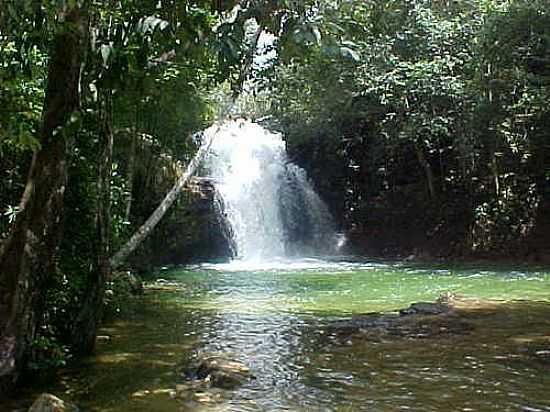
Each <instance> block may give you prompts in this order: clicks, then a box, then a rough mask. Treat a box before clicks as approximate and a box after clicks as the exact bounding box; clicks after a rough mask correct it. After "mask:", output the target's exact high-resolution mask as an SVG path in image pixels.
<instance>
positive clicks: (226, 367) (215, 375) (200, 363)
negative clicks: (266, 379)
mask: <svg viewBox="0 0 550 412" xmlns="http://www.w3.org/2000/svg"><path fill="white" fill-rule="evenodd" d="M184 375H185V377H186V378H187V379H188V380H190V381H202V383H204V384H205V385H206V386H209V387H214V388H221V389H235V388H236V387H238V386H240V385H242V384H243V383H245V382H246V381H247V380H249V379H252V378H253V376H252V374H251V373H250V369H249V368H248V366H246V365H245V364H243V363H241V362H238V361H236V360H233V359H229V358H226V357H224V356H220V355H211V356H202V357H200V358H199V359H197V361H196V362H195V363H194V365H193V366H192V367H190V368H187V369H186V370H185V371H184ZM194 386H196V385H194ZM180 389H183V387H182V388H180ZM180 392H181V391H180Z"/></svg>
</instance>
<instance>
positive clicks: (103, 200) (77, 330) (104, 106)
mask: <svg viewBox="0 0 550 412" xmlns="http://www.w3.org/2000/svg"><path fill="white" fill-rule="evenodd" d="M112 108H113V105H112V92H111V91H110V90H106V91H104V92H103V93H102V102H101V122H102V125H101V129H102V130H101V136H100V145H101V154H100V156H101V157H100V160H99V166H98V180H97V206H96V231H97V239H96V245H97V247H96V250H97V252H96V254H95V255H96V256H95V259H96V261H95V262H94V265H93V267H92V269H91V271H90V273H89V275H88V280H87V285H86V289H85V296H84V298H83V303H82V306H81V310H80V313H79V314H78V316H77V319H76V321H75V323H74V325H73V333H72V343H73V347H74V349H75V350H76V352H78V353H80V354H89V353H91V352H93V350H94V347H95V340H96V338H95V337H96V334H97V330H98V328H99V323H100V321H101V315H102V313H103V311H102V308H103V298H104V294H105V283H106V282H107V279H108V278H109V277H110V274H111V265H110V263H109V257H110V254H111V247H110V244H111V169H112V163H113V129H112V124H113V123H112V112H113V109H112Z"/></svg>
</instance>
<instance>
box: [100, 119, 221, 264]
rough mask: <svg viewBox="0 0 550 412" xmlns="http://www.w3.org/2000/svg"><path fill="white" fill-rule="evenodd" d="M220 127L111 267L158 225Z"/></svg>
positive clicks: (214, 131)
mask: <svg viewBox="0 0 550 412" xmlns="http://www.w3.org/2000/svg"><path fill="white" fill-rule="evenodd" d="M218 129H219V126H217V127H216V128H213V129H211V131H210V132H209V133H206V135H205V137H206V139H205V141H204V143H203V144H202V146H201V147H200V148H199V150H198V152H197V153H196V154H195V157H193V160H191V162H190V163H189V164H188V165H187V168H186V169H185V172H184V173H183V174H182V175H181V176H180V178H179V179H178V181H177V182H176V184H175V185H174V186H173V187H172V189H171V190H170V192H168V194H167V195H166V197H165V198H164V199H163V200H162V202H161V204H160V205H159V206H158V207H157V209H156V210H155V211H154V212H153V214H152V215H151V216H150V217H149V218H148V219H147V221H146V222H145V223H144V224H143V225H142V226H141V227H140V228H139V229H138V230H137V231H136V232H135V233H134V234H133V235H132V237H131V238H130V240H129V241H128V242H127V243H126V244H125V245H124V246H123V247H122V248H121V249H120V250H119V251H118V252H117V253H116V254H115V255H114V256H113V257H112V259H111V267H112V268H113V269H116V268H118V267H120V266H121V265H122V264H123V263H124V261H125V260H126V259H127V258H128V256H130V254H131V253H132V252H134V250H136V248H137V247H138V246H139V245H140V244H141V242H143V241H144V240H145V239H146V238H147V236H149V233H151V231H152V230H153V229H154V228H155V227H156V225H157V224H158V222H160V220H161V219H162V218H163V217H164V215H165V214H166V212H167V211H168V209H170V206H172V204H173V203H174V201H175V200H176V198H177V197H178V195H179V194H180V192H181V191H182V189H183V187H184V186H185V184H186V183H187V181H188V180H189V179H190V178H191V176H193V174H194V173H195V171H196V170H197V168H198V167H199V165H200V163H201V161H202V159H203V158H204V157H205V156H206V154H207V153H208V151H209V150H210V146H211V145H212V140H213V138H214V136H215V134H216V132H217V130H218Z"/></svg>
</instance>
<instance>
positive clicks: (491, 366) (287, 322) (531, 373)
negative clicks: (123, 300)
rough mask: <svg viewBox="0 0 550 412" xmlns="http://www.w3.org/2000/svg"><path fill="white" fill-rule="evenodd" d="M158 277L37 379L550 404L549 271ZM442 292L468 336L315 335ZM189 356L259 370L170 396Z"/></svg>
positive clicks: (135, 398) (386, 399) (246, 267)
mask: <svg viewBox="0 0 550 412" xmlns="http://www.w3.org/2000/svg"><path fill="white" fill-rule="evenodd" d="M157 278H162V279H163V280H162V281H160V282H156V283H154V284H153V285H152V287H151V288H150V289H148V290H147V292H146V294H145V296H144V297H141V298H139V299H140V300H139V304H138V305H136V307H135V308H134V309H133V310H132V311H129V312H128V313H126V314H125V315H124V316H123V317H122V318H121V319H120V320H117V321H115V322H112V323H110V324H109V325H106V327H104V328H103V329H102V331H101V334H102V335H108V336H110V337H111V340H110V341H107V342H101V343H100V344H99V347H98V353H97V356H95V357H93V358H90V359H88V360H86V361H85V362H82V363H81V364H79V365H78V367H75V368H73V369H68V370H65V371H62V372H61V373H60V375H59V379H58V381H57V382H54V383H51V384H49V385H46V387H45V388H43V387H41V388H39V390H47V391H50V392H52V393H54V394H56V395H57V396H59V397H61V398H64V399H71V400H73V401H75V402H76V403H77V404H78V405H79V406H81V407H82V409H83V410H90V411H144V412H145V411H203V410H204V411H363V410H364V411H422V412H425V411H528V412H536V411H550V359H549V358H548V357H546V351H550V270H548V269H544V268H520V269H518V268H514V269H511V268H505V267H486V266H485V267H482V266H475V265H463V266H453V267H448V266H444V265H432V266H430V265H419V264H409V263H400V262H393V263H387V262H386V263H384V262H357V261H355V262H345V261H327V260H316V259H309V260H298V261H279V262H270V263H262V264H260V263H258V264H250V263H248V264H244V263H239V262H233V263H230V264H208V265H199V266H193V267H187V268H182V269H178V270H172V271H165V272H162V273H159V274H158V275H157ZM448 292H452V293H453V294H458V295H460V296H461V298H460V299H459V302H460V303H459V304H457V308H458V309H457V310H458V311H459V312H460V313H461V319H463V320H464V321H465V322H467V323H468V325H469V327H470V328H469V329H468V331H467V332H466V333H460V334H442V335H438V336H433V337H426V338H412V337H384V336H382V337H381V338H380V339H374V340H373V339H362V338H360V337H351V338H350V339H347V340H346V341H345V342H341V341H338V342H336V341H332V340H330V339H324V338H323V337H322V335H323V333H325V331H326V330H327V329H326V328H325V326H326V325H327V323H329V322H331V321H332V320H334V319H340V318H345V317H348V316H351V315H354V314H360V313H366V312H373V311H389V310H396V309H400V308H404V307H407V306H408V305H409V304H411V303H413V302H418V301H434V300H435V299H437V298H438V297H439V296H440V295H441V294H443V293H448ZM478 300H479V301H478ZM196 353H223V354H227V355H228V356H231V357H232V358H233V359H236V360H238V361H240V362H242V363H244V364H246V365H248V366H249V367H250V370H251V372H252V374H253V375H254V376H255V379H252V380H250V381H248V382H247V383H246V384H244V385H243V386H241V387H240V388H238V389H236V390H233V391H222V390H220V391H217V392H215V393H213V394H212V395H213V396H211V397H210V399H211V400H212V399H214V398H216V397H218V398H217V400H213V401H211V402H208V399H207V401H205V400H204V399H205V398H204V397H203V398H200V397H199V396H194V397H193V396H190V397H189V398H188V399H186V400H181V399H173V398H172V397H171V392H172V390H173V388H175V387H176V385H177V384H179V383H182V382H183V381H184V377H183V376H182V365H184V364H185V363H186V361H187V360H188V359H189V358H190V356H191V355H192V354H196ZM549 353H550V352H549ZM539 355H540V356H539Z"/></svg>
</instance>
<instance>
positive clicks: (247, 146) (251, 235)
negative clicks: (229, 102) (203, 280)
mask: <svg viewBox="0 0 550 412" xmlns="http://www.w3.org/2000/svg"><path fill="white" fill-rule="evenodd" d="M206 170H207V172H208V174H209V178H210V179H212V181H213V182H214V185H215V186H216V189H217V193H218V196H220V197H221V199H220V204H223V211H222V213H223V214H224V217H225V219H226V220H227V222H228V224H229V226H230V227H231V233H232V236H233V244H234V246H235V249H236V251H235V252H236V257H237V258H239V259H243V260H262V259H269V258H280V257H302V256H311V255H319V254H328V253H330V252H331V251H333V250H334V249H335V244H336V243H337V241H336V238H337V235H336V233H335V231H334V225H333V222H332V218H331V216H330V213H329V211H328V209H327V207H326V205H325V204H324V203H323V201H322V200H321V199H320V197H319V196H318V195H317V193H315V191H314V189H313V187H312V185H311V183H310V182H309V180H308V178H307V175H306V172H305V171H304V170H303V169H301V168H300V167H298V166H297V165H295V164H293V163H291V162H290V161H289V160H288V158H287V155H286V151H285V144H284V141H283V139H282V136H281V135H280V134H278V133H272V132H270V131H268V130H266V129H264V128H262V127H261V126H259V125H258V124H255V123H252V122H249V121H245V120H233V121H228V122H226V123H225V124H224V125H222V126H221V127H220V129H219V130H218V131H217V133H216V135H215V137H214V140H213V143H212V147H211V151H210V154H209V155H208V157H207V159H206Z"/></svg>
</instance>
